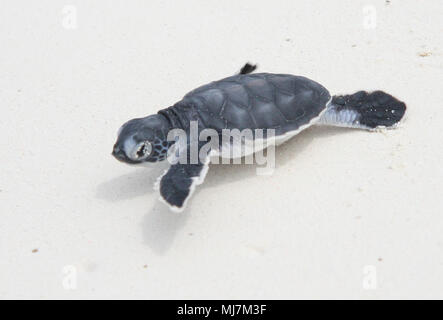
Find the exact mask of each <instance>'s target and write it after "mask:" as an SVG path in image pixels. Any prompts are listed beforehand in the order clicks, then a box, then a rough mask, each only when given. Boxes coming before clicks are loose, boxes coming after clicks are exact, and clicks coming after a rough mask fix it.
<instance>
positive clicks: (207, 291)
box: [0, 0, 443, 299]
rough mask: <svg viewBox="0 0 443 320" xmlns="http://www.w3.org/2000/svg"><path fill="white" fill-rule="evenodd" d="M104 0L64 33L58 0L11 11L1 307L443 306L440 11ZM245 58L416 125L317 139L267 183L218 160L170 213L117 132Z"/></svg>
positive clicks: (0, 91) (3, 121) (0, 84)
mask: <svg viewBox="0 0 443 320" xmlns="http://www.w3.org/2000/svg"><path fill="white" fill-rule="evenodd" d="M112 3H113V5H111V4H110V1H105V0H101V1H86V0H85V1H80V0H78V1H77V0H73V1H70V2H69V4H72V5H74V6H75V8H76V9H77V20H78V21H77V22H78V27H77V29H74V30H69V29H66V28H64V27H63V23H64V25H65V26H68V27H69V26H71V25H72V24H69V23H70V21H69V20H64V19H66V15H65V16H64V15H63V13H62V9H63V6H64V4H63V2H60V1H55V0H53V1H49V0H47V1H17V0H4V1H2V5H1V10H0V39H1V43H2V44H1V50H0V70H1V71H0V101H1V111H2V116H1V118H0V132H1V146H2V147H1V149H0V161H1V171H0V190H1V192H0V211H1V223H0V297H1V298H68V299H70V298H74V299H75V298H365V299H371V298H436V297H438V298H443V290H442V287H443V277H442V270H443V210H442V209H443V205H442V196H443V179H442V172H443V169H442V166H443V165H442V161H443V142H442V141H443V125H442V123H443V122H442V121H443V118H442V114H443V112H442V110H443V102H442V101H443V94H442V92H443V89H442V83H443V37H442V33H443V22H442V21H443V20H442V19H441V13H442V12H443V2H442V1H441V0H427V1H415V0H409V1H404V0H402V1H399V0H391V1H390V4H385V1H381V0H378V1H376V0H365V1H355V0H352V1H351V0H348V1H329V0H328V1H326V0H325V1H294V0H288V1H268V2H264V1H263V3H261V4H260V3H258V2H257V1H241V2H240V1H218V2H215V1H206V0H198V1H182V2H178V1H153V0H150V1H141V0H140V1H122V0H121V1H112ZM368 4H373V5H374V6H375V8H376V10H377V25H376V28H375V29H367V28H365V27H364V21H365V20H364V19H365V18H364V17H365V14H366V17H368V13H367V12H369V11H370V10H369V11H365V12H366V13H364V12H363V8H364V6H365V5H368ZM67 10H68V11H66V12H67V14H69V8H68V9H67ZM369 14H370V13H369ZM367 26H369V27H371V25H370V21H369V25H367ZM427 53H429V55H428V54H427ZM420 54H422V55H428V56H424V57H422V56H420ZM247 60H250V61H253V62H258V63H259V64H260V71H266V72H283V73H293V74H299V75H305V76H308V77H310V78H312V79H314V80H317V81H319V82H320V83H321V84H323V85H324V86H325V87H327V88H328V89H329V90H330V91H331V93H353V92H354V91H356V90H360V89H369V90H372V89H383V90H385V91H387V92H389V93H391V94H393V95H395V96H397V97H399V98H400V99H402V100H404V101H405V102H406V103H407V105H408V108H409V109H408V115H407V119H406V121H405V122H404V125H403V127H402V128H400V129H398V130H395V131H388V132H383V133H369V132H365V131H357V130H349V129H348V130H345V129H334V128H319V127H317V128H311V129H308V130H307V131H306V132H304V133H302V134H301V135H299V136H297V137H296V138H294V139H293V140H291V141H290V142H288V143H287V144H285V145H283V146H281V147H279V148H278V149H277V159H276V160H277V168H276V170H275V172H274V174H273V175H272V176H268V177H266V176H257V175H256V174H255V167H254V166H240V165H237V166H222V165H219V166H212V167H211V168H210V171H209V173H208V176H207V180H206V182H205V183H204V184H203V185H202V186H200V187H199V189H198V191H197V192H196V193H195V195H194V197H193V199H191V201H190V202H189V207H188V209H187V210H186V211H185V212H183V213H182V214H174V213H171V212H169V211H168V209H167V208H166V207H165V206H164V205H163V204H162V203H160V202H158V201H157V198H158V194H157V193H156V192H154V191H153V190H152V184H153V182H154V181H155V179H156V178H157V176H158V175H160V174H161V172H162V171H163V169H164V166H162V165H159V166H157V167H155V168H152V169H143V168H132V167H129V166H125V165H123V164H121V163H119V162H117V161H116V160H115V159H113V158H112V157H111V156H110V152H111V148H112V145H113V143H114V139H115V137H116V132H117V129H118V127H119V126H120V125H121V124H122V123H123V122H124V121H126V120H128V119H130V118H134V117H137V116H144V115H148V114H151V113H154V112H156V111H157V110H158V109H160V108H164V107H167V106H169V105H171V104H173V103H174V102H176V101H177V100H179V99H180V98H181V97H182V96H183V94H185V93H186V92H187V91H189V90H191V89H193V88H194V87H196V86H198V85H200V84H203V83H206V82H208V81H211V80H214V79H219V78H222V77H225V76H229V75H231V74H233V73H234V72H235V71H237V70H238V69H239V68H240V67H241V65H242V64H243V63H244V62H246V61H247ZM33 250H34V251H35V250H37V252H32V251H33ZM374 270H375V271H376V282H375V284H376V288H375V289H374V287H371V282H370V281H371V280H375V277H374ZM64 271H65V274H64V273H63V272H64ZM365 272H367V274H366V275H365V274H364V273H365ZM75 280H76V281H75ZM372 283H374V282H372ZM365 288H366V289H365ZM371 288H373V289H372V290H370V289H371Z"/></svg>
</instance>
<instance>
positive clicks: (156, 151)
mask: <svg viewBox="0 0 443 320" xmlns="http://www.w3.org/2000/svg"><path fill="white" fill-rule="evenodd" d="M255 68H256V67H255V66H253V65H250V64H246V65H245V66H244V67H243V68H242V69H241V71H240V73H239V74H237V75H234V76H231V77H228V78H225V79H222V80H218V81H215V82H211V83H209V84H207V85H204V86H201V87H199V88H197V89H195V90H193V91H191V92H189V93H188V94H187V95H185V96H184V98H183V99H182V100H181V101H179V102H177V103H176V104H174V105H173V106H171V107H169V108H166V109H163V110H160V111H159V112H158V113H157V114H154V115H150V116H148V117H145V118H139V119H133V120H130V121H129V122H127V123H125V124H124V125H123V126H122V127H121V128H120V130H119V133H118V138H117V142H116V143H115V145H114V149H113V152H112V154H113V155H114V157H116V158H117V159H118V160H120V161H122V162H125V163H129V164H140V163H145V162H151V163H153V162H159V161H162V160H165V159H166V158H167V154H173V155H175V157H180V156H181V153H183V152H184V151H186V156H185V159H186V160H188V161H184V162H183V161H181V162H178V163H177V161H173V162H175V163H173V164H171V166H170V168H169V170H167V171H166V172H165V174H164V175H163V176H161V177H160V178H159V189H160V195H161V198H160V199H162V200H164V202H166V203H167V204H168V205H169V206H170V207H171V209H172V210H174V211H181V210H182V209H183V208H184V207H185V205H186V201H187V200H188V199H189V197H190V196H191V194H192V192H193V191H194V188H195V186H196V185H198V184H201V183H202V182H203V180H204V178H205V175H206V173H207V171H208V164H209V161H210V160H209V159H210V156H211V155H212V154H213V153H215V154H221V153H222V151H223V150H222V149H223V146H219V147H218V148H215V147H214V148H212V149H210V150H205V151H204V152H203V153H201V154H203V156H201V154H200V157H199V158H198V160H197V161H194V162H192V161H189V160H190V159H189V158H190V154H192V152H191V151H192V150H191V149H192V148H193V145H195V147H196V149H197V151H202V150H203V149H202V148H203V144H202V143H201V142H197V143H196V144H194V143H193V142H192V141H191V140H192V139H188V140H187V142H185V144H184V145H182V146H181V147H180V148H176V147H177V146H176V144H178V143H177V142H176V140H173V141H169V140H168V133H170V132H171V131H172V130H174V129H182V130H184V132H186V133H188V134H189V133H190V131H191V130H192V125H191V124H192V123H193V122H194V123H196V124H197V130H198V132H199V133H201V132H202V131H203V130H205V129H208V128H210V129H213V130H215V132H217V134H218V135H220V136H221V135H222V134H223V130H226V129H231V130H232V129H238V130H244V129H251V130H255V129H274V130H275V140H276V141H279V142H282V141H286V140H288V139H289V138H291V137H293V136H295V135H296V134H298V133H299V132H300V131H302V130H304V129H306V128H308V127H309V126H311V125H314V124H317V125H331V126H338V127H349V128H358V129H367V130H375V129H378V128H393V127H395V126H396V124H397V123H398V122H399V121H400V120H401V119H402V117H403V115H404V114H405V111H406V105H405V104H404V103H403V102H401V101H399V100H397V99H396V98H394V97H393V96H391V95H389V94H387V93H385V92H383V91H374V92H371V93H369V92H366V91H358V92H356V93H354V94H351V95H336V96H331V95H330V94H329V92H328V90H326V89H325V88H324V87H323V86H322V85H320V84H319V83H317V82H315V81H312V80H310V79H308V78H305V77H301V76H295V75H289V74H272V73H255V74H250V73H251V72H253V71H254V70H255ZM253 139H255V136H254V137H253ZM242 143H243V144H244V143H245V142H244V141H242ZM171 147H172V148H171ZM168 150H169V151H172V150H175V151H174V152H168ZM194 151H195V150H194ZM231 155H232V154H231Z"/></svg>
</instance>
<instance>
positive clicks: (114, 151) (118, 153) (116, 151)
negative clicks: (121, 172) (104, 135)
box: [111, 144, 126, 161]
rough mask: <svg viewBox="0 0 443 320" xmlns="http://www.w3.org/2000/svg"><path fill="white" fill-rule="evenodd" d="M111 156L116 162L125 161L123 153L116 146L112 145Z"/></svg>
mask: <svg viewBox="0 0 443 320" xmlns="http://www.w3.org/2000/svg"><path fill="white" fill-rule="evenodd" d="M111 155H113V156H114V157H115V158H116V159H117V160H120V161H124V160H126V155H125V153H124V152H123V150H122V149H120V147H119V146H118V145H117V144H115V145H114V148H113V149H112V153H111Z"/></svg>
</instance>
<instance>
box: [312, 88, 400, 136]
mask: <svg viewBox="0 0 443 320" xmlns="http://www.w3.org/2000/svg"><path fill="white" fill-rule="evenodd" d="M405 111H406V105H405V104H404V102H401V101H399V100H397V99H396V98H394V97H393V96H391V95H389V94H387V93H385V92H383V91H374V92H371V93H368V92H366V91H359V92H356V93H354V94H351V95H345V96H334V97H333V98H332V101H331V102H330V103H329V105H328V109H327V110H326V111H325V113H323V115H322V117H321V118H320V121H319V124H326V125H332V126H338V127H349V128H360V129H369V130H373V129H377V128H392V127H395V125H396V124H397V123H398V122H399V121H400V120H401V119H402V118H403V116H404V114H405Z"/></svg>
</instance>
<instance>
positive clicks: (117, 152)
mask: <svg viewBox="0 0 443 320" xmlns="http://www.w3.org/2000/svg"><path fill="white" fill-rule="evenodd" d="M111 155H112V156H114V158H116V159H117V160H118V161H121V162H124V163H128V164H138V162H137V161H134V160H131V159H129V158H128V157H127V156H126V154H125V152H124V151H123V150H122V149H120V147H119V146H118V145H117V144H115V145H114V148H113V149H112V153H111Z"/></svg>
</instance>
